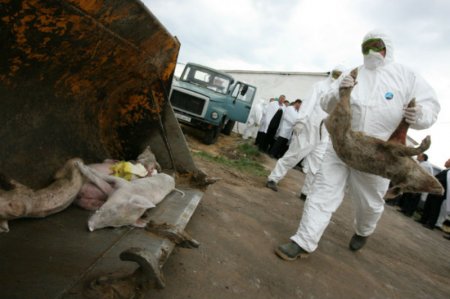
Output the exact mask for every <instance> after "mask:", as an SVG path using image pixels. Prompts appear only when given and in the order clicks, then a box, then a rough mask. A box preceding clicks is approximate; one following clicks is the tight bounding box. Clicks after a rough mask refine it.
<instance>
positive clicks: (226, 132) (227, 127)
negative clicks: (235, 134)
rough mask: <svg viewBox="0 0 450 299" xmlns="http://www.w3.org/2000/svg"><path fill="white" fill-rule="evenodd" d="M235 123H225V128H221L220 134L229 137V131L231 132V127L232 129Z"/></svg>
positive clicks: (230, 121)
mask: <svg viewBox="0 0 450 299" xmlns="http://www.w3.org/2000/svg"><path fill="white" fill-rule="evenodd" d="M235 123H236V122H235V121H234V120H231V119H229V120H228V122H227V124H226V125H225V127H224V128H223V130H222V133H223V134H225V135H227V136H230V134H231V131H232V130H233V127H234V124H235Z"/></svg>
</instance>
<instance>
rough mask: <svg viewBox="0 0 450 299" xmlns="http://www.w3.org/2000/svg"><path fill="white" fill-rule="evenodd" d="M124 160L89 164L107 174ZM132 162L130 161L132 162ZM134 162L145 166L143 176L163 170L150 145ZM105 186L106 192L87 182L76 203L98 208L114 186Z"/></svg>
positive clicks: (135, 176) (131, 176) (133, 177)
mask: <svg viewBox="0 0 450 299" xmlns="http://www.w3.org/2000/svg"><path fill="white" fill-rule="evenodd" d="M122 162H123V161H118V160H112V159H106V160H104V161H103V163H94V164H89V165H88V166H89V167H90V168H93V169H95V170H96V171H97V172H99V173H102V174H105V175H113V174H114V170H113V169H114V167H115V166H116V165H118V164H120V163H122ZM132 162H133V161H132ZM132 162H130V163H132ZM128 164H129V163H128ZM133 164H136V165H139V164H141V165H142V166H143V168H145V172H143V173H141V177H142V176H152V175H155V174H157V173H158V172H160V171H161V166H159V164H158V162H157V161H156V157H155V155H154V154H153V152H152V151H151V149H150V146H147V147H146V148H145V150H144V151H143V152H142V153H141V154H140V155H139V156H138V157H137V160H136V161H135V163H133ZM142 166H141V167H142ZM142 170H143V169H142ZM142 170H141V171H142ZM129 178H130V180H135V179H138V178H140V177H139V176H137V175H135V174H132V173H131V174H130V175H129ZM104 188H106V189H107V192H106V193H105V192H103V191H102V190H101V189H100V188H98V187H97V186H96V185H94V184H93V183H91V182H85V183H84V184H83V187H82V188H81V190H80V193H79V194H78V196H77V198H76V200H75V201H74V204H75V205H77V206H79V207H81V208H83V209H86V210H89V211H95V210H98V209H99V208H100V207H101V206H102V205H103V204H104V203H105V202H106V199H107V198H108V194H110V193H111V192H112V187H108V186H107V185H104Z"/></svg>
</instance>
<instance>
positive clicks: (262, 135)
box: [255, 95, 285, 152]
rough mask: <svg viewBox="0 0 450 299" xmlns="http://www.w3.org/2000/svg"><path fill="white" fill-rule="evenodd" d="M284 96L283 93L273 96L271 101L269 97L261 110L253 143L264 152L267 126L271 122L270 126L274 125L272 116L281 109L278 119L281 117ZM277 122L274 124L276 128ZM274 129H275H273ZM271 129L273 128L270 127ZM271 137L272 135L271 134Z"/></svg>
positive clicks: (266, 145) (266, 143)
mask: <svg viewBox="0 0 450 299" xmlns="http://www.w3.org/2000/svg"><path fill="white" fill-rule="evenodd" d="M284 100H285V97H284V95H281V96H280V97H279V98H275V99H274V100H273V101H272V99H271V101H270V102H269V104H268V105H267V107H266V109H265V110H264V112H263V116H262V119H261V125H260V126H259V130H258V135H257V137H256V140H255V145H257V146H258V148H259V149H260V150H261V151H263V152H265V151H267V149H268V146H269V145H268V139H271V138H268V137H267V134H268V131H269V127H270V124H272V127H273V126H274V117H275V116H277V113H278V115H279V114H280V111H281V115H279V119H281V116H282V114H283V112H282V111H283V110H284V108H285V107H284V104H283V102H284ZM278 124H279V120H278ZM278 124H277V126H276V128H278ZM275 130H276V129H275ZM272 131H273V128H272ZM272 137H273V136H272Z"/></svg>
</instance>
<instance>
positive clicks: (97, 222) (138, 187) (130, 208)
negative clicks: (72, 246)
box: [77, 161, 175, 231]
mask: <svg viewBox="0 0 450 299" xmlns="http://www.w3.org/2000/svg"><path fill="white" fill-rule="evenodd" d="M77 167H78V168H79V169H80V171H81V173H82V174H83V175H84V176H85V177H86V178H87V179H88V180H89V181H90V182H92V183H93V184H95V185H96V186H97V187H99V188H100V189H101V190H102V191H103V192H104V193H106V194H107V195H108V200H107V201H106V202H105V204H103V205H102V206H101V208H100V209H99V210H97V211H96V212H95V213H94V214H93V215H92V216H91V218H90V219H89V221H88V227H89V230H90V231H93V230H95V229H100V228H104V227H120V226H125V225H133V226H137V227H144V226H145V225H146V224H147V223H146V221H145V220H142V219H141V217H142V215H143V214H144V212H145V211H146V210H147V209H149V208H153V207H155V206H156V205H157V204H158V203H159V202H161V201H162V200H163V199H164V198H165V197H166V196H167V195H168V194H169V193H170V192H171V191H172V190H174V189H175V180H174V178H173V177H171V176H169V175H167V174H164V173H158V174H155V175H153V176H151V177H145V178H142V179H136V180H132V181H127V180H124V179H122V178H119V177H115V176H111V175H105V174H102V173H99V172H98V171H96V170H95V169H92V168H89V167H88V166H86V165H84V164H83V163H82V162H81V161H80V162H79V163H77ZM106 186H109V187H112V191H111V190H110V189H109V187H106Z"/></svg>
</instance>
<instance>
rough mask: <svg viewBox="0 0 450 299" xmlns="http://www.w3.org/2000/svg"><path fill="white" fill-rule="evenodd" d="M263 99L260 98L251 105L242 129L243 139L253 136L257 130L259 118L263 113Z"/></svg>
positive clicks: (259, 122)
mask: <svg viewBox="0 0 450 299" xmlns="http://www.w3.org/2000/svg"><path fill="white" fill-rule="evenodd" d="M263 101H264V100H260V101H259V102H258V103H255V104H254V105H253V106H252V110H251V111H250V114H249V116H248V119H247V123H246V126H245V129H244V134H243V135H242V138H243V139H248V138H255V137H256V133H257V132H258V128H259V126H260V124H261V118H262V115H263V110H264V107H263Z"/></svg>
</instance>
